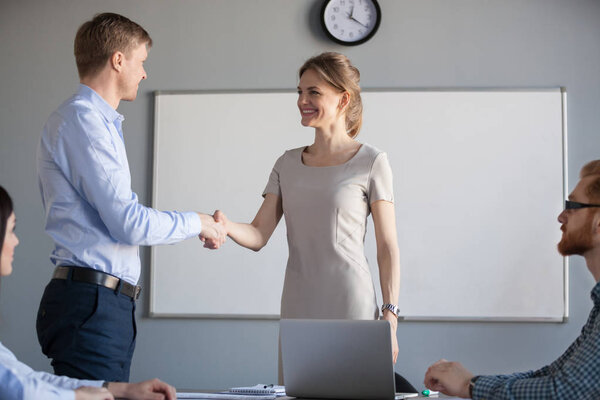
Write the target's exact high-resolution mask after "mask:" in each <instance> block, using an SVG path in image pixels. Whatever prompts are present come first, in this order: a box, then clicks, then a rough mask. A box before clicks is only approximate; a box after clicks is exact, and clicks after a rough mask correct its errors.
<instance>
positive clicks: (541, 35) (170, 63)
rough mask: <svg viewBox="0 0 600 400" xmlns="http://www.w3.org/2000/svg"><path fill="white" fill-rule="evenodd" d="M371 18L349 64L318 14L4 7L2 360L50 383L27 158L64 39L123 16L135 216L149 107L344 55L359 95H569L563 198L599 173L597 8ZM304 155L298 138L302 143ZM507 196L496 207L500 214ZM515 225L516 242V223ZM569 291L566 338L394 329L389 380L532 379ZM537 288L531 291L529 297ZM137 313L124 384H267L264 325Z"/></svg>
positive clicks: (256, 6) (439, 0)
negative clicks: (139, 73) (437, 369)
mask: <svg viewBox="0 0 600 400" xmlns="http://www.w3.org/2000/svg"><path fill="white" fill-rule="evenodd" d="M380 4H381V7H382V10H383V14H384V15H383V22H382V25H381V27H380V30H379V32H378V33H377V35H376V36H375V38H374V39H372V40H371V41H369V42H367V43H365V44H363V45H361V46H358V47H356V48H345V47H340V46H337V45H334V44H332V43H330V42H328V41H327V39H326V38H325V37H324V35H323V34H322V33H321V31H320V28H319V25H318V10H319V6H320V1H312V0H311V1H308V0H304V1H291V0H288V1H282V0H280V1H276V0H235V1H233V0H232V1H216V0H205V1H200V0H180V1H160V0H144V1H141V0H140V1H133V0H129V1H124V0H104V1H102V2H100V1H92V0H70V1H67V0H62V1H59V0H39V1H33V0H1V1H0V59H1V61H0V77H1V78H0V171H1V172H0V184H2V185H3V186H5V187H6V188H7V189H8V190H9V192H10V193H11V194H12V196H13V197H14V200H15V202H16V206H17V214H18V233H19V235H20V237H21V245H20V247H19V248H18V251H17V255H16V258H15V272H14V273H13V275H12V276H11V277H9V278H5V279H3V280H2V290H1V291H2V294H1V298H0V318H1V321H0V339H1V340H2V341H3V342H4V344H5V345H7V346H8V347H9V348H11V349H12V350H13V351H14V352H15V353H16V354H17V356H18V357H19V358H20V359H22V360H23V361H25V362H26V363H28V364H30V365H31V366H33V367H34V368H37V369H45V370H49V363H48V360H47V359H45V357H44V356H43V355H42V354H41V352H40V349H39V345H38V344H37V339H36V336H35V314H36V311H37V305H38V302H39V299H40V296H41V293H42V290H43V288H44V286H45V284H46V283H47V281H48V279H49V276H50V273H51V267H50V263H49V261H48V253H49V251H50V249H51V242H50V240H49V239H48V237H46V235H45V234H44V232H43V229H42V210H41V202H40V199H39V194H38V190H37V184H36V173H35V162H34V160H35V148H36V143H37V140H38V136H39V133H40V130H41V127H42V125H43V124H44V121H45V119H46V118H47V116H48V115H49V114H50V113H51V112H52V110H53V109H55V108H56V107H57V106H58V105H59V104H60V102H62V101H63V100H64V99H66V98H67V97H68V96H69V95H70V94H71V93H72V92H74V91H75V90H76V85H77V74H76V69H75V64H74V60H73V55H72V41H73V37H74V35H75V31H76V29H77V27H78V26H79V24H80V23H81V22H83V21H84V20H86V19H89V18H90V17H91V16H92V15H93V14H94V13H97V12H103V11H113V12H118V13H122V14H124V15H127V16H129V17H130V18H132V19H133V20H135V21H137V22H139V23H140V24H141V25H143V26H144V27H145V28H146V29H147V30H148V31H149V32H150V34H151V35H152V37H153V39H154V47H153V49H152V51H151V53H150V58H149V60H148V62H147V70H148V74H149V79H148V80H147V81H146V82H143V83H142V84H141V89H140V93H139V96H138V99H137V100H136V101H135V102H134V103H124V104H122V105H121V107H120V108H119V111H120V112H121V113H123V114H124V115H125V117H126V120H125V125H124V129H125V140H126V144H127V151H128V154H129V161H130V166H131V172H132V178H133V189H134V190H135V191H136V192H137V193H138V194H139V196H140V198H141V201H142V202H143V203H145V204H149V200H150V193H151V189H152V188H151V165H152V156H151V155H152V140H153V132H152V125H153V98H152V92H153V91H155V90H177V89H193V90H202V89H262V88H275V89H281V88H293V87H295V85H296V76H295V74H296V70H297V68H298V66H299V65H300V64H301V62H302V61H303V60H304V59H305V58H307V57H308V56H311V55H313V54H316V53H319V52H321V51H324V50H337V51H342V52H344V53H346V54H347V55H348V56H349V57H350V58H351V59H352V60H353V62H354V63H355V64H356V65H357V66H358V67H359V68H360V70H361V73H362V77H363V78H362V86H363V87H364V88H387V87H432V86H435V87H521V86H527V87H532V86H559V85H560V86H566V87H567V88H568V99H569V108H568V127H569V152H568V155H569V178H570V188H572V187H573V185H574V183H575V181H576V179H577V172H578V170H579V168H580V167H581V166H582V165H583V164H584V163H585V162H586V161H589V160H591V159H594V158H598V150H599V145H600V138H599V135H598V134H597V131H598V127H599V126H600V113H599V112H598V106H599V105H600V74H598V71H600V46H599V45H598V43H599V41H600V2H599V1H596V0H587V1H585V0H485V1H484V0H420V1H398V0H380ZM290 107H294V105H290ZM432 117H434V116H432ZM265 121H266V122H268V110H266V111H265ZM206 134H210V132H207V133H206ZM311 139H312V137H311V135H309V136H307V138H306V140H307V143H308V142H309V141H310V140H311ZM362 140H364V141H368V140H369V139H368V137H367V136H365V137H363V138H362ZM251 159H252V155H251V154H250V155H249V159H248V161H249V162H251ZM265 173H267V172H265ZM265 176H266V175H265ZM203 179H206V178H204V177H202V176H200V177H199V179H198V182H197V184H199V185H202V182H203ZM259 190H260V188H257V193H258V191H259ZM519 196H522V194H519V193H506V199H507V201H519ZM216 206H218V205H215V207H216ZM203 211H211V210H203ZM507 218H510V216H507ZM514 223H515V229H517V228H518V224H519V223H520V221H514ZM556 228H557V229H558V228H559V227H558V223H557V226H556ZM507 251H510V249H507ZM148 255H149V252H148V251H147V249H144V250H143V251H142V264H143V275H142V284H144V283H145V282H144V281H146V280H147V277H148V276H149V273H148V272H149V271H148V264H149V262H148V261H149V258H148ZM523 267H524V268H526V267H527V266H523ZM569 277H570V301H571V308H570V312H571V317H570V319H569V321H568V322H567V323H564V324H533V323H521V324H513V323H437V322H430V323H401V324H400V325H399V329H398V336H399V342H400V357H399V360H400V361H399V362H398V364H397V367H396V368H397V370H398V371H400V372H402V373H404V374H405V375H406V376H407V377H408V378H409V380H411V381H412V382H413V383H415V384H418V385H419V386H421V382H422V377H423V373H424V371H425V369H426V367H427V366H428V365H429V364H430V363H431V362H433V361H435V360H437V359H439V358H441V357H445V358H448V359H459V360H462V361H464V363H465V364H466V365H467V366H468V367H470V368H471V369H473V370H474V371H476V372H478V373H493V372H508V371H512V370H522V369H530V368H535V367H537V366H541V365H542V364H544V363H547V362H549V361H551V360H553V359H554V358H555V357H556V356H558V355H559V354H560V353H561V352H562V350H563V349H564V348H565V347H566V346H567V345H568V344H569V343H570V341H571V340H572V339H573V338H575V337H576V336H577V334H578V332H579V330H580V328H581V326H582V325H583V323H584V322H585V319H586V317H587V314H588V312H589V310H590V308H591V301H590V299H589V291H590V289H591V288H592V286H593V283H594V282H593V279H592V278H591V276H590V274H589V273H588V271H587V270H586V267H585V264H584V263H583V261H582V260H581V259H580V258H574V259H573V260H572V262H571V271H570V274H569ZM216 284H219V283H216ZM223 285H224V290H226V283H223ZM535 285H536V283H535V282H531V287H532V290H535ZM147 309H148V293H147V291H146V292H145V293H144V297H143V298H142V300H141V301H140V302H139V311H138V321H139V324H138V326H139V337H138V346H137V350H136V354H135V357H134V362H133V370H132V379H133V380H140V379H146V378H150V377H154V376H160V377H162V378H163V379H165V380H167V381H169V382H171V383H172V384H174V385H176V386H178V387H180V388H185V387H188V388H190V387H196V388H223V387H227V386H230V385H240V384H252V383H256V382H273V381H275V380H276V370H277V368H276V359H277V344H276V340H277V323H276V322H273V321H218V320H157V319H149V318H147V317H146V314H147Z"/></svg>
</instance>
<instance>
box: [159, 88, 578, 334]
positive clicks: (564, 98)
mask: <svg viewBox="0 0 600 400" xmlns="http://www.w3.org/2000/svg"><path fill="white" fill-rule="evenodd" d="M556 90H560V93H561V111H562V169H563V198H564V199H566V197H567V196H568V193H569V184H568V179H569V177H568V130H567V89H566V87H562V86H561V87H520V88H499V87H489V88H488V87H481V88H459V87H443V88H436V87H427V88H422V87H414V88H370V89H362V92H366V93H368V92H428V91H431V92H520V91H522V92H527V91H539V92H546V91H548V92H551V91H556ZM290 91H292V90H289V89H248V90H243V89H241V90H235V89H228V90H157V91H154V127H156V126H157V124H158V120H159V117H160V116H159V99H160V97H159V95H178V94H228V93H231V94H252V93H289V92H290ZM153 135H154V136H153V163H152V164H153V168H152V204H153V205H154V204H156V202H157V193H158V192H159V190H158V189H159V186H158V182H157V179H156V177H157V171H158V168H159V165H158V151H159V149H158V134H157V132H156V130H155V129H153ZM155 248H156V246H152V247H151V250H150V285H149V292H150V293H149V300H150V305H149V317H150V318H164V319H214V320H279V319H280V315H279V314H277V315H273V314H206V313H181V314H178V313H159V312H156V311H154V310H155V301H156V298H155V295H154V292H155V290H154V288H155V285H156V283H157V282H156V276H155V272H154V271H155V268H154V260H155V251H156V250H155ZM563 283H564V285H563V303H564V310H563V316H562V318H536V317H510V318H505V317H440V316H427V317H418V316H400V317H398V320H399V321H423V322H426V321H430V322H437V321H439V322H537V323H540V322H544V323H565V322H567V321H568V318H569V257H563Z"/></svg>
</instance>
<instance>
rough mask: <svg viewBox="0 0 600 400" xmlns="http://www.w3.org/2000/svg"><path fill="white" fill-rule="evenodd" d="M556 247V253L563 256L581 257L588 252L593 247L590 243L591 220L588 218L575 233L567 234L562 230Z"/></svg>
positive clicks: (591, 242)
mask: <svg viewBox="0 0 600 400" xmlns="http://www.w3.org/2000/svg"><path fill="white" fill-rule="evenodd" d="M561 229H562V228H561ZM557 247H558V252H559V253H560V254H562V255H563V256H571V255H583V254H584V253H585V252H587V251H588V250H591V249H592V248H593V247H594V246H593V241H592V218H589V219H588V221H587V222H586V223H585V224H584V226H582V227H581V228H580V229H578V230H577V231H575V232H571V233H569V232H567V230H566V229H564V230H563V235H562V238H561V240H560V242H559V243H558V245H557Z"/></svg>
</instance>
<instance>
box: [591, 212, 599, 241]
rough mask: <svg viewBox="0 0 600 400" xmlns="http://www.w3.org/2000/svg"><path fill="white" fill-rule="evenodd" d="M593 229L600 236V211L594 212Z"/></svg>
mask: <svg viewBox="0 0 600 400" xmlns="http://www.w3.org/2000/svg"><path fill="white" fill-rule="evenodd" d="M592 229H593V232H594V234H596V235H599V236H600V212H595V213H594V218H593V219H592Z"/></svg>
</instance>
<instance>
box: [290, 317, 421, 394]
mask: <svg viewBox="0 0 600 400" xmlns="http://www.w3.org/2000/svg"><path fill="white" fill-rule="evenodd" d="M279 332H280V337H281V357H282V361H283V377H284V383H285V392H286V395H288V396H292V397H300V398H316V399H319V398H320V399H365V400H369V399H381V400H393V399H401V398H405V397H412V396H406V394H398V395H396V393H395V383H394V366H393V361H392V345H391V336H390V325H389V322H387V321H354V320H322V319H321V320H314V319H312V320H311V319H283V320H281V323H280V331H279ZM414 395H416V394H414Z"/></svg>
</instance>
